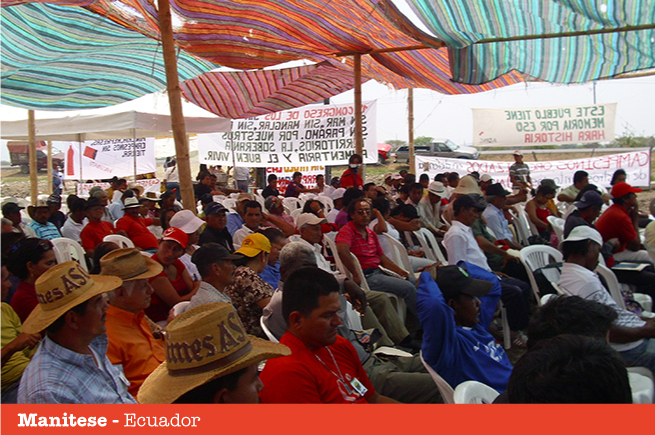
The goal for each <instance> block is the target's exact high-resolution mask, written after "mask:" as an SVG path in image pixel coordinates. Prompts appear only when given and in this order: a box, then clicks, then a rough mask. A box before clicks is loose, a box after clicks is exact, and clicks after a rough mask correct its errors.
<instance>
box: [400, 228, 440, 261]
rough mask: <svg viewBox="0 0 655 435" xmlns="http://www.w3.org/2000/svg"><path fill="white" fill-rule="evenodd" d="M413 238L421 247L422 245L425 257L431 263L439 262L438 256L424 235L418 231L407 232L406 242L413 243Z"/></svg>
mask: <svg viewBox="0 0 655 435" xmlns="http://www.w3.org/2000/svg"><path fill="white" fill-rule="evenodd" d="M412 236H414V237H415V238H416V240H418V243H419V245H421V249H422V250H423V252H424V253H425V257H426V258H427V259H428V260H431V261H437V256H436V254H435V253H434V251H433V250H432V247H431V246H430V245H429V244H428V241H427V240H426V239H425V237H423V234H421V233H419V232H418V231H405V240H408V241H411V240H412Z"/></svg>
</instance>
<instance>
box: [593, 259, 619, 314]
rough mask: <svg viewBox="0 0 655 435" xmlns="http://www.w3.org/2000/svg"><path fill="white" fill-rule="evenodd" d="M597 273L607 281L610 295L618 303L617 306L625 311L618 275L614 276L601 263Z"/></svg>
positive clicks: (597, 267)
mask: <svg viewBox="0 0 655 435" xmlns="http://www.w3.org/2000/svg"><path fill="white" fill-rule="evenodd" d="M596 273H598V275H600V276H601V277H602V278H603V280H604V281H605V284H607V287H608V290H609V292H610V295H611V296H612V299H614V302H616V305H618V306H619V308H621V309H623V310H625V300H624V299H623V294H622V293H621V287H620V286H619V280H618V279H617V278H616V275H614V272H612V270H611V269H609V268H607V267H606V266H603V265H602V264H600V263H599V264H598V266H596Z"/></svg>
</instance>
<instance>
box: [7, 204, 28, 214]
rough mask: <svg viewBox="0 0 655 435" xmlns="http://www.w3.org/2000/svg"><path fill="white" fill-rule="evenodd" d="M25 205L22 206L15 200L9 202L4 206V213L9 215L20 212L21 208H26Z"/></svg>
mask: <svg viewBox="0 0 655 435" xmlns="http://www.w3.org/2000/svg"><path fill="white" fill-rule="evenodd" d="M24 209H25V207H21V206H20V205H18V204H16V203H15V202H8V203H6V204H4V205H3V206H2V214H4V215H8V214H12V213H18V212H19V211H21V210H24Z"/></svg>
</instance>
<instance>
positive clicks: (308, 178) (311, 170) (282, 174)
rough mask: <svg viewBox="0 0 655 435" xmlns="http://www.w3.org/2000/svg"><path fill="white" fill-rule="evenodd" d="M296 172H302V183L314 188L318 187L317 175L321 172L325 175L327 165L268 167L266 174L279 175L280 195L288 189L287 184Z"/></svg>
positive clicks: (306, 186) (278, 188)
mask: <svg viewBox="0 0 655 435" xmlns="http://www.w3.org/2000/svg"><path fill="white" fill-rule="evenodd" d="M294 172H301V173H302V181H301V182H300V184H302V185H303V186H305V188H306V189H313V188H314V187H316V176H317V175H319V174H323V175H325V166H283V167H278V168H266V176H267V177H268V174H275V175H277V190H279V191H280V195H284V194H285V192H286V191H287V184H289V182H290V181H291V179H292V177H293V173H294Z"/></svg>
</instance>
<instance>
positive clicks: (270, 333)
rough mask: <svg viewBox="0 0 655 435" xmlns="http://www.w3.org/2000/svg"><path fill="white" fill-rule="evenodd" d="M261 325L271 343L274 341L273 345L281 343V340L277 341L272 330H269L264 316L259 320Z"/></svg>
mask: <svg viewBox="0 0 655 435" xmlns="http://www.w3.org/2000/svg"><path fill="white" fill-rule="evenodd" d="M259 325H260V326H261V327H262V331H264V334H266V336H267V337H268V339H269V341H272V342H273V343H279V342H280V340H278V339H277V337H276V336H275V335H273V333H272V332H271V330H270V329H268V326H267V325H266V321H265V320H264V316H262V317H260V318H259Z"/></svg>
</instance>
